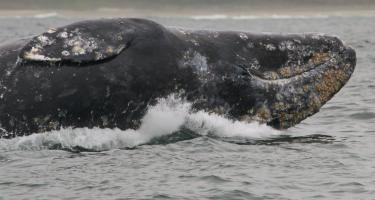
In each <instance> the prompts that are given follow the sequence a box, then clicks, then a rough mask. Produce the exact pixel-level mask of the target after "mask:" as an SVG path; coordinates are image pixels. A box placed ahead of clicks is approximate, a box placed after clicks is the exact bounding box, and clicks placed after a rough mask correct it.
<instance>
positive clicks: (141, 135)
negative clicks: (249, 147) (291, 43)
mask: <svg viewBox="0 0 375 200" xmlns="http://www.w3.org/2000/svg"><path fill="white" fill-rule="evenodd" d="M182 128H184V129H188V130H191V131H192V132H194V133H196V134H197V135H200V136H209V137H223V138H232V137H235V138H247V139H249V138H251V139H257V138H267V137H272V136H275V135H279V134H280V132H279V131H277V130H275V129H272V128H271V127H268V126H266V125H261V124H258V123H257V122H251V123H247V122H242V121H233V120H230V119H228V118H226V117H224V116H221V115H217V114H213V113H207V112H204V111H198V112H193V111H192V109H191V103H189V102H187V101H185V100H183V99H181V98H179V96H178V95H175V94H173V95H170V96H168V97H166V98H161V99H159V100H158V103H157V104H156V105H154V106H150V107H149V108H148V111H147V113H146V115H145V116H144V117H143V118H142V123H141V126H140V127H139V129H137V130H133V129H127V130H120V129H117V128H115V129H101V128H92V129H89V128H65V129H61V130H57V131H50V132H45V133H39V134H33V135H29V136H25V137H17V138H14V139H8V140H6V139H2V140H0V149H3V150H41V149H56V148H57V149H67V150H72V149H75V148H77V147H78V148H80V149H85V150H91V151H104V150H110V149H119V148H120V149H121V148H133V147H136V146H139V145H143V144H147V143H149V142H150V141H152V140H153V139H155V138H158V137H165V136H168V135H171V134H173V133H176V132H178V131H180V130H181V129H182Z"/></svg>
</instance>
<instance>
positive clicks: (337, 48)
mask: <svg viewBox="0 0 375 200" xmlns="http://www.w3.org/2000/svg"><path fill="white" fill-rule="evenodd" d="M264 37H265V38H267V39H265V38H261V39H260V40H259V41H256V42H255V45H258V48H256V50H255V51H253V52H252V54H253V55H255V56H254V59H253V60H254V62H253V63H252V64H250V65H249V66H242V69H243V72H242V73H245V74H246V76H245V77H247V78H246V81H244V82H246V88H245V89H243V90H244V91H243V92H242V93H241V99H243V100H241V102H244V103H243V104H246V103H247V104H248V105H249V106H247V107H246V106H243V105H242V108H241V109H243V108H247V111H246V113H241V116H239V117H240V118H241V119H244V120H257V121H260V122H263V123H267V124H268V125H270V126H272V127H275V128H278V129H285V128H289V127H291V126H293V125H295V124H297V123H299V122H301V121H302V120H304V119H305V118H307V117H309V116H311V115H313V114H315V113H316V112H318V111H319V109H320V108H321V107H322V106H323V105H324V104H325V103H326V102H327V101H329V100H330V99H331V98H332V97H333V96H334V95H335V94H336V93H337V92H338V91H339V90H340V89H341V88H342V87H343V86H344V85H345V84H346V83H347V81H348V80H349V78H350V77H351V75H352V73H353V71H354V68H355V65H356V53H355V51H354V50H353V49H352V48H350V47H348V46H346V45H345V44H344V43H343V42H342V41H341V40H340V39H339V38H338V37H335V36H329V35H322V34H304V35H284V36H264ZM257 42H258V43H257ZM259 43H261V44H262V45H259ZM259 46H263V47H264V48H259ZM254 66H255V67H254ZM240 107H241V106H240Z"/></svg>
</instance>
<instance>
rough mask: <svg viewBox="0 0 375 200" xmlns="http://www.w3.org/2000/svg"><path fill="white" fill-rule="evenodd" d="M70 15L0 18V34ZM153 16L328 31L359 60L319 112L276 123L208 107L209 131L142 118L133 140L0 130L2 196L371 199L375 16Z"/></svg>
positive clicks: (2, 38) (244, 27) (100, 133)
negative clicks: (1, 134)
mask: <svg viewBox="0 0 375 200" xmlns="http://www.w3.org/2000/svg"><path fill="white" fill-rule="evenodd" d="M77 20H79V19H76V18H61V17H51V18H33V17H20V18H1V19H0V43H1V42H6V41H11V40H15V39H17V38H22V37H27V36H32V35H35V34H38V33H41V32H44V31H45V30H46V29H47V28H49V27H56V26H60V25H65V24H68V23H71V22H73V21H77ZM153 20H155V21H157V22H160V23H162V24H164V25H168V26H179V27H188V28H194V29H217V30H241V31H251V32H283V33H285V32H323V33H329V34H334V35H338V36H340V38H341V39H343V40H344V41H346V43H347V44H349V45H351V46H352V47H354V49H355V50H356V51H357V58H358V62H357V68H356V70H355V72H354V74H353V76H352V78H351V79H350V81H349V82H348V83H347V85H346V86H345V87H344V88H343V89H342V90H341V91H340V92H339V93H338V94H337V95H336V96H335V97H334V98H333V99H332V100H331V101H329V102H328V103H327V104H326V105H325V106H324V107H322V109H321V111H320V112H319V113H317V114H315V115H314V116H312V117H310V118H308V119H306V120H304V121H303V122H302V123H301V124H299V125H297V126H295V127H293V128H290V129H288V130H285V131H282V132H278V131H275V130H272V129H271V128H268V127H265V126H256V125H254V124H239V123H238V122H230V121H225V119H223V118H220V116H216V118H215V116H209V117H208V118H209V119H208V120H211V121H215V122H217V123H216V124H215V123H214V124H213V128H212V127H211V128H208V129H210V130H209V131H208V132H209V134H207V131H206V132H204V131H201V130H197V131H196V132H194V131H193V132H189V131H186V130H180V131H177V132H175V133H174V134H172V135H170V134H169V133H160V132H163V130H164V129H162V130H161V129H160V127H159V126H158V125H160V124H163V123H168V126H170V125H171V123H172V125H173V123H177V122H174V121H173V120H172V121H170V120H169V118H168V116H166V118H163V117H162V118H161V120H162V121H160V119H159V121H153V120H154V118H151V119H148V120H145V121H147V123H148V124H151V126H148V132H147V131H146V132H142V134H145V133H146V134H151V136H149V137H144V138H143V139H142V140H136V139H137V138H135V139H134V137H136V136H135V135H136V134H140V133H139V132H137V131H135V132H134V133H133V132H132V133H129V131H120V130H107V129H103V130H100V129H95V130H88V129H76V130H74V129H66V130H62V131H57V132H53V133H51V132H49V133H43V134H45V135H49V136H48V137H47V136H39V138H38V136H35V137H26V138H21V139H19V138H18V139H13V140H4V139H2V140H0V199H366V200H368V199H375V146H374V144H375V125H374V119H375V106H374V104H375V93H374V92H375V71H374V67H375V47H374V45H375V17H329V18H325V17H322V18H319V17H318V18H301V17H300V18H286V19H285V18H283V19H270V18H269V19H256V18H255V19H231V18H225V17H219V19H216V20H215V19H200V20H197V19H189V18H153ZM159 111H160V110H159ZM162 111H163V110H162ZM178 113H179V112H178ZM159 114H160V113H159ZM174 114H175V113H173V112H172V116H175V115H174ZM203 115H204V113H203V114H202V116H203ZM169 117H170V116H169ZM190 117H191V118H193V119H196V118H199V117H201V116H198V115H197V116H195V115H194V116H190ZM206 117H207V116H206ZM217 117H219V118H217ZM163 119H165V122H164V121H163ZM218 119H220V120H221V121H220V120H218ZM197 120H198V121H199V120H200V119H197ZM145 123H146V122H145ZM150 130H151V132H150ZM165 130H169V129H165ZM154 132H155V133H158V134H156V136H155V137H156V138H154V135H152V134H153V133H154ZM132 134H133V135H132ZM123 135H127V137H122V136H123ZM129 135H131V137H128V136H129ZM161 135H162V137H161V138H159V139H158V137H157V136H161ZM56 138H58V139H56ZM145 138H146V139H145ZM127 139H131V140H132V142H130V143H127V142H128V141H127ZM138 139H139V138H138ZM73 140H74V141H73Z"/></svg>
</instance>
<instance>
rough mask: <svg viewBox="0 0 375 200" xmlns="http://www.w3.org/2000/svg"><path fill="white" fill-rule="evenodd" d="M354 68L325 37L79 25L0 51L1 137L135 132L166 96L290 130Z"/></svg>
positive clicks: (348, 51)
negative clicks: (81, 129)
mask: <svg viewBox="0 0 375 200" xmlns="http://www.w3.org/2000/svg"><path fill="white" fill-rule="evenodd" d="M355 65H356V53H355V51H354V50H353V49H352V48H351V47H349V46H348V45H346V44H345V43H344V42H343V41H342V40H340V39H339V38H338V37H337V36H332V35H326V34H322V33H296V34H294V33H286V34H280V33H277V34H276V33H251V32H243V31H216V30H192V29H184V28H179V27H166V26H163V25H161V24H158V23H156V22H154V21H151V20H147V19H138V18H115V19H96V20H86V21H79V22H76V23H73V24H69V25H66V26H63V27H57V28H50V29H48V30H46V31H45V32H44V33H41V34H39V35H36V36H35V37H30V38H23V39H19V40H17V41H14V42H7V43H4V44H1V45H0V127H1V131H0V137H1V138H12V137H15V136H24V135H29V134H33V133H41V132H46V131H50V130H59V129H61V128H64V127H73V128H78V127H89V128H93V127H99V128H119V129H123V130H125V129H129V128H134V129H135V128H137V127H139V126H140V123H141V119H142V117H143V116H144V115H145V113H146V111H147V108H148V106H150V105H154V104H155V103H157V100H158V99H159V98H162V97H165V96H167V95H169V94H179V95H180V96H181V98H184V99H186V100H187V101H189V102H192V109H193V110H197V111H198V110H204V111H207V112H210V113H217V114H220V115H223V116H226V117H228V118H229V119H233V120H241V121H248V122H253V121H256V122H259V123H262V124H267V125H269V126H272V127H274V128H276V129H287V128H289V127H292V126H294V125H296V124H298V123H300V122H301V121H302V120H304V119H306V118H307V117H309V116H311V115H313V114H315V113H317V112H318V111H319V110H320V108H321V107H322V106H323V105H324V104H325V103H326V102H327V101H329V100H330V99H331V98H332V97H333V96H334V95H335V94H336V93H337V92H338V91H339V90H340V89H341V88H342V87H343V86H344V85H345V84H346V83H347V82H348V80H349V79H350V77H351V75H352V73H353V71H354V69H355Z"/></svg>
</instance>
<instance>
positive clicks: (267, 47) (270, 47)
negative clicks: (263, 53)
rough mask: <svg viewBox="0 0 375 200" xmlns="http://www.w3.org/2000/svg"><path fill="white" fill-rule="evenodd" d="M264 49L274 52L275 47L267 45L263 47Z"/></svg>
mask: <svg viewBox="0 0 375 200" xmlns="http://www.w3.org/2000/svg"><path fill="white" fill-rule="evenodd" d="M265 48H266V49H267V50H268V51H274V50H276V47H275V45H273V44H267V45H265Z"/></svg>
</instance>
